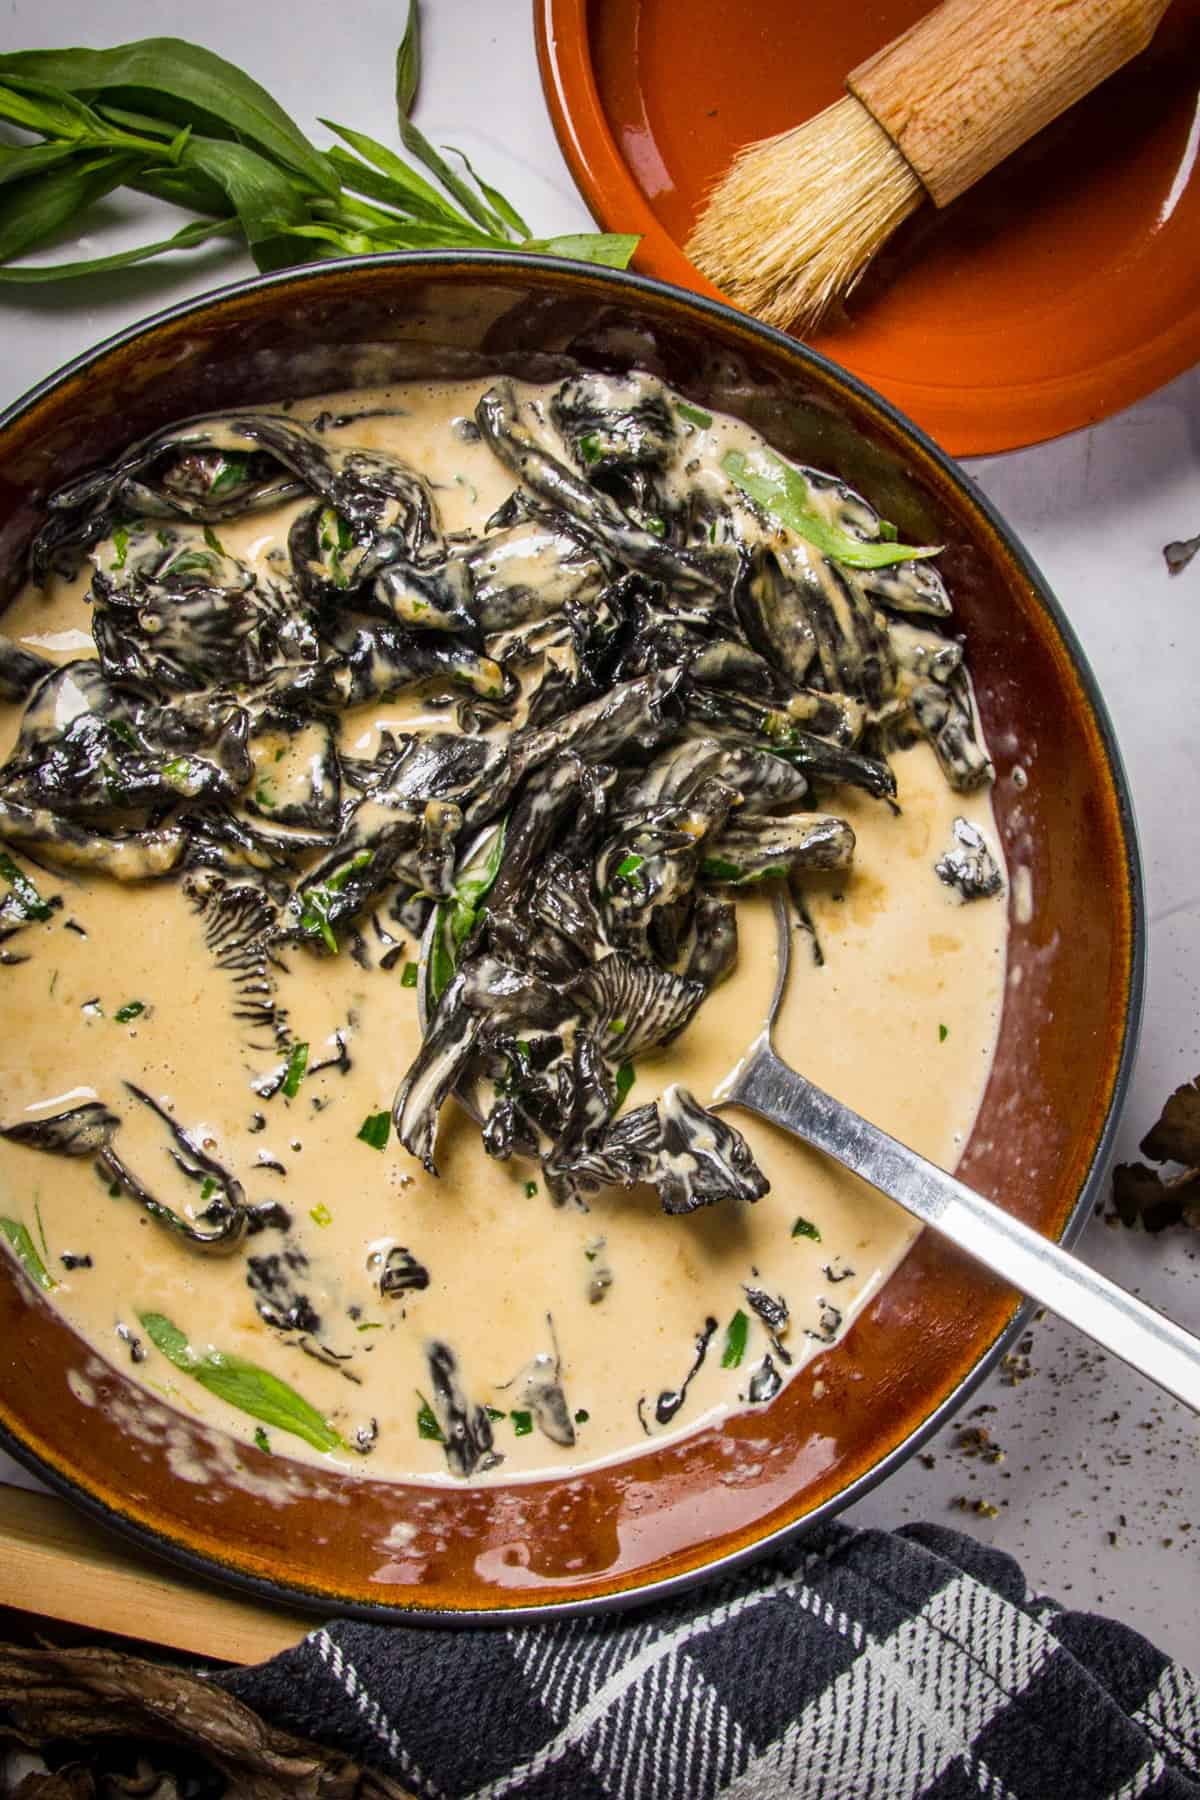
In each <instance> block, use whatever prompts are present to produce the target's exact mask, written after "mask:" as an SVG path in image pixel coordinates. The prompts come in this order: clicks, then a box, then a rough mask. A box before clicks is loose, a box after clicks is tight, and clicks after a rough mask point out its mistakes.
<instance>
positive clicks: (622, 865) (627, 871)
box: [616, 853, 646, 881]
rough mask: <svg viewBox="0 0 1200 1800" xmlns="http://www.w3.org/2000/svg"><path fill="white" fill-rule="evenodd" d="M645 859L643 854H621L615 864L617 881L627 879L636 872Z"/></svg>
mask: <svg viewBox="0 0 1200 1800" xmlns="http://www.w3.org/2000/svg"><path fill="white" fill-rule="evenodd" d="M645 860H646V859H645V857H644V856H638V855H637V854H636V853H633V854H630V855H629V856H623V857H622V858H621V860H620V862H619V863H618V864H617V870H616V873H617V879H618V880H619V881H628V880H629V878H630V876H631V875H636V874H637V872H638V870H639V869H640V868H641V866H642V864H643V863H644V862H645Z"/></svg>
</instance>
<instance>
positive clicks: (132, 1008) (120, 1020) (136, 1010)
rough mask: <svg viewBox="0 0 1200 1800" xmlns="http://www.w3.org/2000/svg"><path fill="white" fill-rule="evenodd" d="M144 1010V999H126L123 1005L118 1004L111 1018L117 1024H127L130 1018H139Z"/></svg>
mask: <svg viewBox="0 0 1200 1800" xmlns="http://www.w3.org/2000/svg"><path fill="white" fill-rule="evenodd" d="M145 1010H146V1003H145V1001H144V1000H127V1001H126V1002H125V1004H124V1006H118V1008H117V1010H116V1012H115V1013H114V1014H113V1018H114V1019H115V1020H116V1022H117V1024H118V1025H128V1024H129V1022H130V1020H131V1019H140V1018H141V1016H142V1014H143V1013H144V1012H145Z"/></svg>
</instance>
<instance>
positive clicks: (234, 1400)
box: [138, 1312, 342, 1450]
mask: <svg viewBox="0 0 1200 1800" xmlns="http://www.w3.org/2000/svg"><path fill="white" fill-rule="evenodd" d="M138 1316H139V1318H140V1319H141V1322H142V1326H143V1328H144V1330H145V1332H146V1335H147V1337H148V1338H149V1339H150V1342H151V1343H152V1344H153V1345H154V1347H155V1349H157V1350H161V1352H162V1354H163V1355H164V1356H165V1357H166V1358H167V1360H168V1362H172V1363H174V1365H175V1367H176V1368H177V1369H182V1370H183V1371H184V1373H185V1374H187V1375H191V1376H193V1377H194V1379H195V1380H197V1381H198V1382H199V1383H200V1385H201V1386H202V1387H205V1388H207V1389H208V1391H209V1393H210V1394H216V1396H217V1397H218V1399H220V1400H224V1401H226V1402H227V1403H228V1405H230V1406H236V1407H237V1409H238V1411H239V1412H244V1413H249V1415H250V1417H251V1418H252V1419H259V1420H261V1422H262V1423H263V1424H264V1425H274V1426H275V1427H276V1429H277V1430H279V1431H289V1432H291V1434H292V1436H293V1437H298V1438H303V1440H304V1442H305V1443H306V1444H311V1445H312V1447H313V1449H314V1450H337V1449H339V1448H340V1446H341V1442H342V1440H341V1438H340V1437H339V1436H338V1434H337V1432H336V1431H334V1429H333V1427H332V1426H331V1425H330V1424H329V1422H328V1421H327V1420H326V1419H325V1418H324V1417H323V1416H322V1414H321V1413H319V1412H318V1411H317V1409H316V1407H315V1406H311V1405H310V1404H309V1402H308V1401H307V1400H305V1399H304V1397H303V1395H301V1394H298V1393H297V1392H296V1390H295V1388H292V1387H289V1386H288V1384H287V1382H286V1381H280V1379H279V1377H278V1376H277V1375H272V1374H270V1373H269V1372H268V1371H267V1370H266V1369H260V1368H259V1367H258V1365H257V1364H256V1363H252V1362H246V1361H245V1360H244V1359H243V1358H242V1357H240V1356H234V1355H232V1354H230V1353H229V1352H227V1351H224V1350H206V1351H204V1352H203V1353H200V1352H199V1351H196V1350H193V1348H192V1346H191V1345H190V1344H189V1343H188V1341H187V1338H186V1337H185V1335H184V1334H183V1332H182V1331H180V1329H179V1327H178V1326H177V1325H173V1324H172V1323H171V1321H170V1319H168V1318H165V1317H164V1316H163V1314H162V1313H155V1312H144V1313H140V1314H139V1315H138Z"/></svg>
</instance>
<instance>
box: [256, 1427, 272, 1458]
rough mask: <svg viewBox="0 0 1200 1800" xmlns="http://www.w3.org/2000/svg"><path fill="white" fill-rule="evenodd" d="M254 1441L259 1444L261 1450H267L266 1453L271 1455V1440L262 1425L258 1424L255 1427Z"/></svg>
mask: <svg viewBox="0 0 1200 1800" xmlns="http://www.w3.org/2000/svg"><path fill="white" fill-rule="evenodd" d="M254 1442H255V1443H256V1444H257V1445H258V1447H259V1449H260V1450H264V1451H265V1452H266V1454H267V1455H268V1456H270V1454H271V1440H270V1438H269V1437H268V1436H267V1434H266V1432H265V1431H264V1430H263V1428H262V1426H261V1425H256V1426H255V1427H254Z"/></svg>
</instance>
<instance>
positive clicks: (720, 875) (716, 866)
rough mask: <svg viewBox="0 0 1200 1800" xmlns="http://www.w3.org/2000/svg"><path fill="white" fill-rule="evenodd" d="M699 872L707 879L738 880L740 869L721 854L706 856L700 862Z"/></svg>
mask: <svg viewBox="0 0 1200 1800" xmlns="http://www.w3.org/2000/svg"><path fill="white" fill-rule="evenodd" d="M700 873H701V874H702V875H704V876H707V878H708V880H709V881H738V880H740V878H741V873H742V871H741V870H740V869H739V868H738V866H737V864H736V863H731V862H727V861H726V859H725V858H724V857H723V856H706V857H705V858H704V860H703V862H702V863H701V864H700Z"/></svg>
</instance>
